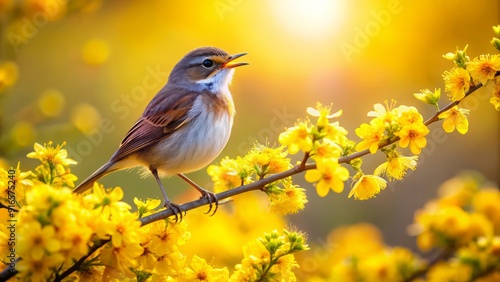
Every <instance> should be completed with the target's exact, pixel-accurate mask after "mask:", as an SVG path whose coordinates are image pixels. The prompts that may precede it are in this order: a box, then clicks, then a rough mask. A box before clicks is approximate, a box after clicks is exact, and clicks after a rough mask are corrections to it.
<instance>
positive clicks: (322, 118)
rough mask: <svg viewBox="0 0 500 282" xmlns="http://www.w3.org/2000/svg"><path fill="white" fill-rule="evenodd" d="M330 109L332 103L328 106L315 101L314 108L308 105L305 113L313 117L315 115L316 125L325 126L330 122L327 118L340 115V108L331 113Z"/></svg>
mask: <svg viewBox="0 0 500 282" xmlns="http://www.w3.org/2000/svg"><path fill="white" fill-rule="evenodd" d="M331 110H332V105H331V104H330V106H328V107H327V106H325V105H323V104H321V103H320V102H317V103H316V109H314V108H311V107H308V108H307V113H308V114H309V115H311V116H313V117H317V118H318V121H317V122H316V125H317V126H318V127H325V126H327V125H328V124H329V123H330V122H329V119H331V118H336V117H339V116H341V115H342V110H339V111H337V112H335V113H333V114H331V113H330V112H331Z"/></svg>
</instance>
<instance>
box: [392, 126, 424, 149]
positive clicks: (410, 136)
mask: <svg viewBox="0 0 500 282" xmlns="http://www.w3.org/2000/svg"><path fill="white" fill-rule="evenodd" d="M396 134H397V135H398V136H399V138H401V139H400V140H399V146H401V147H402V148H406V147H408V145H409V146H410V151H411V152H412V153H413V154H415V155H418V154H420V152H421V151H422V148H424V147H425V146H426V145H427V140H426V139H425V136H426V135H427V134H429V129H428V128H427V126H425V125H424V124H423V123H415V124H411V125H409V126H405V127H403V128H402V129H401V130H400V131H399V132H397V133H396Z"/></svg>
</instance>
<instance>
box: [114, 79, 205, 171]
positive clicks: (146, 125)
mask: <svg viewBox="0 0 500 282" xmlns="http://www.w3.org/2000/svg"><path fill="white" fill-rule="evenodd" d="M169 90H170V91H169ZM172 90H174V91H172ZM175 90H178V91H175ZM179 90H180V89H168V88H164V89H162V90H161V91H167V92H169V93H168V94H167V93H159V94H157V95H156V96H155V97H154V98H153V100H152V101H151V102H150V103H149V105H148V106H147V107H146V109H145V110H144V113H143V115H142V116H141V118H140V119H139V120H138V121H137V122H136V123H135V124H134V125H133V126H132V128H131V129H130V130H129V132H128V133H127V135H126V136H125V138H123V140H122V142H121V144H120V147H119V148H118V150H117V151H116V152H115V153H114V155H113V156H112V157H111V160H110V161H115V162H116V161H119V160H121V159H123V158H125V157H127V156H129V155H131V154H133V153H135V152H137V151H139V150H141V149H144V148H146V147H148V146H150V145H153V144H156V143H157V142H159V141H161V140H162V139H164V138H167V137H168V136H170V135H171V134H172V133H173V132H174V131H175V130H177V129H179V128H180V127H182V126H183V125H185V124H186V123H187V122H189V120H190V119H192V118H193V117H194V116H190V115H188V112H189V110H190V109H191V108H192V106H193V104H194V102H195V100H196V99H197V98H198V96H199V95H200V93H196V92H192V93H189V94H185V90H184V91H179ZM178 93H184V94H178Z"/></svg>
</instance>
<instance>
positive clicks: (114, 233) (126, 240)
mask: <svg viewBox="0 0 500 282" xmlns="http://www.w3.org/2000/svg"><path fill="white" fill-rule="evenodd" d="M107 227H108V228H107V232H106V233H107V234H108V235H109V236H111V243H112V245H113V246H114V247H119V246H121V245H122V244H126V245H129V244H139V242H140V241H141V240H142V238H143V234H142V230H141V229H139V227H141V222H140V221H139V220H138V219H137V216H136V215H134V214H131V213H121V214H114V215H113V216H112V217H111V220H110V222H109V224H108V226H107Z"/></svg>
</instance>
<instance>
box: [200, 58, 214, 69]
mask: <svg viewBox="0 0 500 282" xmlns="http://www.w3.org/2000/svg"><path fill="white" fill-rule="evenodd" d="M201 65H202V66H203V67H204V68H207V69H209V68H211V67H213V66H214V61H212V60H210V59H205V60H204V61H203V63H201Z"/></svg>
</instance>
